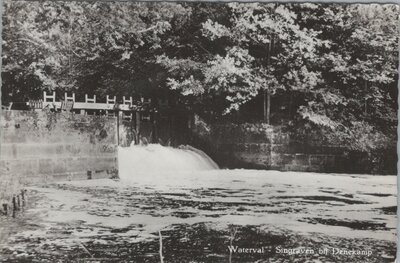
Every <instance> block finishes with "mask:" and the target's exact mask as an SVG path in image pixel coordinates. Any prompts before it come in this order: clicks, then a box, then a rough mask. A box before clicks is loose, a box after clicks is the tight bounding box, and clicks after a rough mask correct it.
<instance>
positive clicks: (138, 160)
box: [118, 144, 218, 180]
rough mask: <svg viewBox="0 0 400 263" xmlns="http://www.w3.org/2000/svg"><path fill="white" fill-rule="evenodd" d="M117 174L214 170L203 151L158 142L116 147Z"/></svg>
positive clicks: (131, 175) (212, 162)
mask: <svg viewBox="0 0 400 263" xmlns="http://www.w3.org/2000/svg"><path fill="white" fill-rule="evenodd" d="M118 166H119V177H120V178H121V180H129V179H130V178H132V177H133V176H135V174H139V175H148V174H154V173H157V174H160V173H170V172H193V171H203V170H214V169H218V165H217V164H216V163H215V162H214V161H213V160H212V159H211V158H210V157H208V156H207V155H206V154H205V153H204V152H202V151H200V150H198V149H196V148H193V147H191V146H181V147H179V148H173V147H169V146H162V145H160V144H148V145H131V146H130V147H119V148H118Z"/></svg>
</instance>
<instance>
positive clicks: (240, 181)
mask: <svg viewBox="0 0 400 263" xmlns="http://www.w3.org/2000/svg"><path fill="white" fill-rule="evenodd" d="M119 162H120V164H119V166H120V167H119V172H120V180H111V179H101V180H89V181H75V182H59V183H54V184H51V185H47V186H42V187H31V188H29V194H30V199H29V206H28V207H27V209H26V211H25V212H24V213H23V214H21V215H19V217H18V218H17V219H16V220H14V221H12V220H11V219H7V218H2V222H0V223H1V224H0V230H2V231H5V230H6V228H7V231H9V232H10V234H9V235H10V237H9V238H8V240H7V242H3V244H2V247H1V248H0V249H1V250H0V255H1V256H0V259H1V260H2V262H23V261H24V260H25V261H28V262H30V261H37V262H56V261H60V262H71V261H73V260H77V259H83V258H103V260H105V261H104V262H108V261H107V260H106V259H109V260H112V262H160V255H159V246H160V245H159V244H160V234H161V242H162V247H163V252H162V254H163V257H164V262H380V263H381V262H393V261H394V256H395V251H396V243H395V241H396V215H395V214H396V196H397V191H396V177H395V176H371V175H349V174H323V173H298V172H278V171H258V170H244V169H242V170H241V169H238V170H220V169H218V167H217V166H216V164H215V163H214V162H213V161H212V160H211V159H209V158H208V157H207V156H205V155H204V153H202V152H200V151H197V150H194V149H191V148H190V147H189V148H185V149H172V148H169V147H163V146H160V145H149V146H134V147H131V148H121V149H120V152H119ZM230 245H234V246H238V247H244V248H263V250H262V253H244V254H240V253H232V252H231V251H230V250H229V248H228V246H230ZM301 249H303V250H301ZM304 249H308V250H309V251H313V252H312V253H305V252H304V253H303V252H302V253H300V252H299V253H298V254H293V253H291V252H293V251H305V250H304ZM323 249H325V251H328V252H327V253H322V252H321V251H323ZM334 249H341V250H342V251H355V252H354V253H364V252H365V253H369V254H368V256H365V255H361V254H360V255H351V256H349V255H344V254H339V253H334V251H335V250H334ZM318 251H319V252H318ZM357 251H358V252H357Z"/></svg>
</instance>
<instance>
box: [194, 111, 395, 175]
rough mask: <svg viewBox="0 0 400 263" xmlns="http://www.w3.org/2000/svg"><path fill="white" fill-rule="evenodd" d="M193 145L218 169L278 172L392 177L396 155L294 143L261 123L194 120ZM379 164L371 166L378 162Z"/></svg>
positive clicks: (317, 141)
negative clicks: (216, 164)
mask: <svg viewBox="0 0 400 263" xmlns="http://www.w3.org/2000/svg"><path fill="white" fill-rule="evenodd" d="M192 132H193V134H194V135H195V136H196V137H197V141H196V143H194V145H195V146H196V147H199V148H201V149H203V150H204V151H205V152H207V153H208V154H209V155H210V156H211V157H212V158H213V159H214V160H215V161H217V163H218V164H219V165H220V166H222V167H227V168H255V169H273V170H280V171H307V172H340V173H377V174H396V160H397V155H396V151H395V150H394V151H387V152H385V153H381V154H379V155H376V156H375V157H372V158H371V156H373V154H370V155H369V156H368V154H365V153H359V152H349V151H348V150H346V148H345V147H342V146H340V145H330V144H328V143H326V142H324V141H323V140H321V139H318V138H316V137H313V136H312V135H310V136H309V138H307V139H304V140H302V141H296V140H295V139H294V136H291V134H290V133H289V132H287V131H284V130H283V128H282V127H276V126H270V125H267V124H265V123H252V124H213V125H208V124H206V123H205V122H204V121H202V120H201V119H200V118H199V117H195V120H194V125H193V130H192ZM378 159H379V162H380V163H374V160H378Z"/></svg>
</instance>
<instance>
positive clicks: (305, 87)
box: [2, 1, 399, 150]
mask: <svg viewBox="0 0 400 263" xmlns="http://www.w3.org/2000/svg"><path fill="white" fill-rule="evenodd" d="M4 5H5V11H4V14H3V54H2V59H3V69H2V79H3V83H2V103H3V104H7V103H8V102H9V101H23V100H26V99H27V98H39V97H40V96H41V94H42V91H43V90H57V91H61V92H59V94H63V92H64V91H73V92H75V93H77V95H78V96H79V95H80V94H81V95H83V94H85V93H89V94H96V95H97V96H98V97H100V98H101V97H104V98H105V96H106V94H109V95H116V96H122V95H129V96H130V95H133V96H138V97H140V96H147V97H153V98H154V99H155V101H156V100H157V99H169V100H170V101H174V102H175V103H177V104H180V105H181V106H182V107H186V108H188V109H190V110H191V111H194V112H196V113H198V114H200V115H201V116H203V117H204V118H206V119H209V120H214V121H222V120H233V119H234V120H236V121H238V120H239V121H264V122H267V123H271V124H273V125H274V124H280V125H285V126H287V127H288V128H291V129H295V130H297V131H298V132H299V133H302V132H303V133H307V132H308V131H310V130H315V129H318V130H320V131H321V133H322V134H323V136H324V137H325V139H327V140H329V141H331V142H334V143H339V144H344V145H349V147H352V148H355V149H362V150H368V149H370V148H384V147H386V146H387V145H389V144H392V143H393V141H395V139H396V138H395V134H396V132H395V131H396V125H397V114H396V112H397V80H398V71H397V69H398V58H399V54H398V40H399V39H398V37H399V34H398V32H399V26H398V24H399V19H398V13H399V8H398V6H396V5H376V4H368V5H362V4H353V5H344V4H340V5H339V4H329V5H326V4H265V3H248V4H244V3H243V4H240V3H229V4H217V3H118V2H117V3H113V2H98V3H93V2H57V3H55V2H19V1H15V2H14V1H6V2H5V3H4Z"/></svg>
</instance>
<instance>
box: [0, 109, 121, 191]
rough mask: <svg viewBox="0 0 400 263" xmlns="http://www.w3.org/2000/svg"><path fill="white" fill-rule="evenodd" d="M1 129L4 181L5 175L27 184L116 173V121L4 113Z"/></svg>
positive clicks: (46, 113)
mask: <svg viewBox="0 0 400 263" xmlns="http://www.w3.org/2000/svg"><path fill="white" fill-rule="evenodd" d="M0 125H1V126H0V127H1V135H0V143H1V145H0V167H1V170H2V171H4V173H2V175H0V178H1V177H3V174H7V175H8V176H9V177H10V176H11V178H13V180H14V181H15V180H18V181H20V182H21V183H23V184H26V183H31V182H48V181H52V180H72V179H87V178H88V174H89V176H90V175H91V177H92V178H99V177H111V176H112V175H113V174H114V173H115V172H116V171H117V168H118V166H117V125H116V118H115V117H105V116H85V115H78V114H77V115H75V114H72V113H51V112H44V111H37V112H34V111H2V113H1V119H0ZM4 176H5V175H4ZM17 178H18V179H17ZM3 179H4V178H3Z"/></svg>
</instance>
